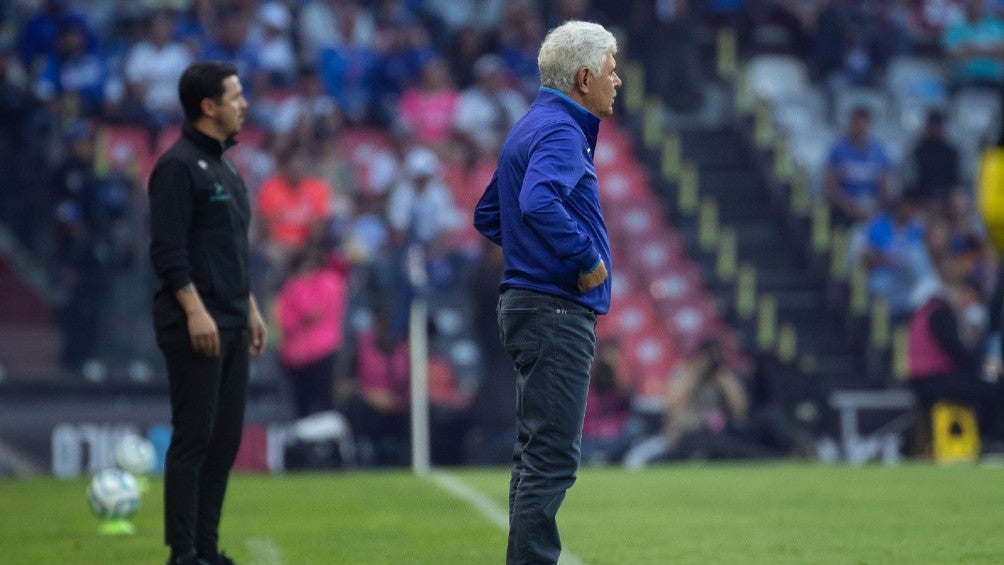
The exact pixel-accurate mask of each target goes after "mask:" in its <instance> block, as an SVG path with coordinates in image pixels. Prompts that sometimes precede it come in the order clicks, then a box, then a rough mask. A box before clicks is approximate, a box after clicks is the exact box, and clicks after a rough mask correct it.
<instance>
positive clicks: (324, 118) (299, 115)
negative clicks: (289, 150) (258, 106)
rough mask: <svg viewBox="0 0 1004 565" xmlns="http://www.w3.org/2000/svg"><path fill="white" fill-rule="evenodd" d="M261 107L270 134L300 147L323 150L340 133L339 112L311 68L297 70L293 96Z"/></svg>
mask: <svg viewBox="0 0 1004 565" xmlns="http://www.w3.org/2000/svg"><path fill="white" fill-rule="evenodd" d="M263 106H264V107H265V110H264V112H263V114H264V115H263V120H262V121H263V122H265V124H266V125H267V126H268V128H269V130H270V131H272V132H273V133H275V134H277V135H279V136H288V138H289V139H290V142H291V143H294V144H298V145H299V146H301V147H311V148H313V147H318V146H326V145H327V143H328V141H329V140H331V139H333V138H334V137H335V136H336V135H337V134H338V133H339V132H340V131H341V130H342V126H343V121H344V120H343V116H342V112H341V110H340V109H339V107H338V104H337V102H336V101H335V99H334V98H332V97H331V96H330V95H328V94H327V93H326V92H325V90H324V83H323V82H322V81H321V77H320V76H319V75H318V74H317V71H316V70H315V69H314V68H312V67H303V68H301V69H300V71H299V80H298V82H297V84H296V87H295V88H294V89H293V92H292V93H290V94H289V95H286V96H282V97H279V98H277V99H274V100H272V101H271V102H270V103H265V104H263Z"/></svg>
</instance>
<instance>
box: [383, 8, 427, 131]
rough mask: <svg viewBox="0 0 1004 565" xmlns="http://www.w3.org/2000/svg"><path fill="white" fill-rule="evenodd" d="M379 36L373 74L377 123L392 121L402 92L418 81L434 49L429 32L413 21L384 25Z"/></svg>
mask: <svg viewBox="0 0 1004 565" xmlns="http://www.w3.org/2000/svg"><path fill="white" fill-rule="evenodd" d="M379 37H380V41H379V43H378V49H377V59H376V63H375V64H374V65H373V73H372V86H373V90H372V93H371V94H372V97H373V102H374V103H375V104H376V107H375V111H376V115H375V116H374V118H375V119H376V120H377V122H378V123H381V124H391V123H393V122H394V116H395V114H396V113H397V108H398V106H397V105H398V103H399V101H400V98H401V94H402V93H404V91H405V90H406V89H408V88H409V87H410V86H412V85H413V84H415V83H416V82H417V81H418V78H419V75H420V73H421V71H422V69H423V68H424V67H425V65H426V63H428V62H429V61H430V60H432V59H433V58H434V57H435V52H434V51H433V47H432V41H431V38H430V37H429V33H428V31H426V29H425V28H423V27H422V26H420V25H418V24H415V23H404V24H396V25H392V26H389V27H385V28H383V29H381V30H380V32H379Z"/></svg>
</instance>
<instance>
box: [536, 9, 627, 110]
mask: <svg viewBox="0 0 1004 565" xmlns="http://www.w3.org/2000/svg"><path fill="white" fill-rule="evenodd" d="M607 53H610V54H611V55H613V54H615V53H617V39H615V38H614V35H613V34H612V33H610V32H609V31H607V30H606V28H604V27H603V26H601V25H600V24H594V23H592V22H582V21H577V20H572V21H568V22H565V23H563V24H561V25H560V26H558V27H556V28H554V29H552V30H551V31H549V32H548V33H547V37H545V38H544V42H543V43H542V44H541V45H540V51H539V52H538V53H537V67H538V68H539V69H540V84H541V86H546V87H548V88H553V89H555V90H557V91H559V92H564V93H566V94H568V93H569V92H571V91H572V88H574V87H575V74H576V73H578V72H579V69H581V68H583V67H586V68H587V69H589V72H590V73H592V75H593V76H600V72H601V71H600V67H602V66H603V61H604V60H605V59H606V57H607Z"/></svg>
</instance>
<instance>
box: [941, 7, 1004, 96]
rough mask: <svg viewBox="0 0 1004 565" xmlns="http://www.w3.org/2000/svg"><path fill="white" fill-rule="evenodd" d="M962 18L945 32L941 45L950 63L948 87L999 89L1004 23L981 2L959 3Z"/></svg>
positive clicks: (1002, 71) (1003, 73)
mask: <svg viewBox="0 0 1004 565" xmlns="http://www.w3.org/2000/svg"><path fill="white" fill-rule="evenodd" d="M962 7H963V12H964V17H963V18H962V19H961V20H959V21H957V22H955V23H953V24H951V25H949V26H948V27H947V28H946V29H945V34H944V38H943V45H944V49H945V53H946V54H947V55H948V57H949V59H950V60H951V62H952V64H953V69H952V85H953V86H954V87H957V88H958V87H964V86H987V87H992V88H996V87H1000V86H1001V84H1002V80H1004V63H1002V62H1001V57H1004V22H1002V21H1001V20H1000V18H998V17H997V16H996V15H994V14H993V13H992V12H990V10H989V9H988V8H987V6H986V5H985V2H984V0H962Z"/></svg>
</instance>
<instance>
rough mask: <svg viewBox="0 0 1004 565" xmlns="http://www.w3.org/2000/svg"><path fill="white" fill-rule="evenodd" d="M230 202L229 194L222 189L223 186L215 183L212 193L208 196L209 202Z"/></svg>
mask: <svg viewBox="0 0 1004 565" xmlns="http://www.w3.org/2000/svg"><path fill="white" fill-rule="evenodd" d="M227 200H230V193H229V192H227V191H226V189H225V188H223V185H222V184H220V183H216V184H214V185H213V193H212V194H211V195H210V196H209V201H210V202H226V201H227Z"/></svg>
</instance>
